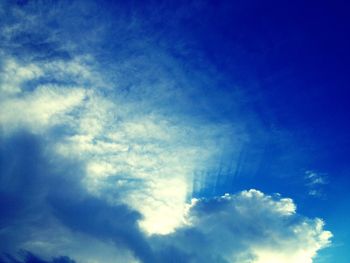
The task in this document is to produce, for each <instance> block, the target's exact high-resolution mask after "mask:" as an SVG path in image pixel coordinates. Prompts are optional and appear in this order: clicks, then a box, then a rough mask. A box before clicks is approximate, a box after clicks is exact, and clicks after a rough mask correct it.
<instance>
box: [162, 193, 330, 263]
mask: <svg viewBox="0 0 350 263" xmlns="http://www.w3.org/2000/svg"><path fill="white" fill-rule="evenodd" d="M186 219H187V222H188V226H187V227H185V228H183V229H178V231H176V232H175V233H174V234H173V235H170V236H169V237H165V238H164V239H162V238H160V239H159V240H157V241H158V242H159V245H161V246H174V247H176V248H178V249H179V250H180V251H181V252H182V253H183V254H184V255H188V261H184V262H237V263H238V262H240V263H242V262H247V263H248V262H249V263H272V262H286V263H296V262H305V263H309V262H313V261H312V260H313V258H314V257H315V255H316V253H317V251H318V250H319V249H321V248H324V247H326V246H328V245H329V242H330V238H331V236H332V234H331V233H330V232H329V231H325V230H323V226H324V223H323V221H322V220H321V219H309V218H306V217H303V216H300V215H298V214H297V213H296V206H295V204H294V203H293V201H292V200H291V199H289V198H282V197H281V196H279V195H275V196H269V195H265V194H264V193H262V192H260V191H257V190H254V189H252V190H249V191H242V192H240V193H238V194H235V195H228V194H227V195H224V196H222V197H217V198H214V199H206V198H202V199H194V200H192V203H191V205H190V206H189V210H188V213H187V216H186ZM164 240H166V241H165V242H164ZM165 244H166V245H165Z"/></svg>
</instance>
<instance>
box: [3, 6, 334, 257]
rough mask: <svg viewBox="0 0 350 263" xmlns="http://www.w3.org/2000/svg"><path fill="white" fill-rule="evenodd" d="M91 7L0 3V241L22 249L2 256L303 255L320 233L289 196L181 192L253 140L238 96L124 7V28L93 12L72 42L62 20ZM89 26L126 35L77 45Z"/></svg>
mask: <svg viewBox="0 0 350 263" xmlns="http://www.w3.org/2000/svg"><path fill="white" fill-rule="evenodd" d="M39 7H40V8H42V9H40V8H39ZM93 7H94V5H93V4H91V5H87V6H84V5H83V4H82V2H79V1H77V2H74V3H72V4H64V3H63V4H55V5H54V8H50V6H46V5H43V4H40V3H31V4H28V5H25V7H24V8H23V7H19V6H12V5H9V4H4V5H3V6H2V8H1V12H4V11H3V10H5V9H7V11H8V12H9V14H10V16H9V18H8V21H5V22H6V23H4V24H3V25H2V26H1V34H0V35H1V37H2V38H3V40H4V41H3V44H2V46H1V56H2V58H3V60H4V62H3V63H2V64H1V87H0V90H1V95H0V103H1V108H0V128H1V140H2V144H1V164H2V166H1V167H2V168H1V178H0V179H1V182H2V184H1V188H0V189H1V196H2V197H3V198H2V201H1V202H2V203H1V204H2V207H4V208H5V209H7V211H8V213H7V214H2V215H1V217H0V219H1V224H0V226H1V234H0V235H1V236H2V237H1V239H2V240H5V241H6V242H5V243H3V244H2V245H0V249H1V251H0V252H3V253H10V254H12V255H16V253H17V252H18V251H20V250H24V251H31V252H33V253H34V254H31V252H28V253H27V254H26V253H24V254H23V253H22V254H20V255H18V256H16V257H17V259H16V260H22V261H23V262H28V257H30V256H32V257H33V258H36V257H37V260H39V259H40V258H41V257H42V258H43V261H44V260H47V262H51V261H52V260H53V262H56V261H55V259H57V260H58V259H60V258H61V259H62V260H66V261H67V262H70V261H69V260H71V259H72V260H76V261H77V262H116V261H117V262H146V263H147V262H150V263H151V262H152V263H154V262H168V261H167V260H168V259H169V258H174V260H175V261H176V262H254V263H265V262H270V263H271V262H274V261H273V260H275V261H276V260H277V261H276V262H280V261H283V262H312V259H313V258H314V257H315V255H316V253H317V251H318V250H319V249H321V248H323V247H326V246H328V245H329V244H330V238H331V233H330V232H328V231H325V230H323V224H324V223H323V221H322V220H321V219H308V218H306V217H303V216H300V215H298V214H297V213H296V207H295V204H294V203H293V201H292V200H291V199H285V198H281V197H280V196H274V197H271V196H269V195H265V194H263V193H262V192H260V191H257V190H249V191H243V192H240V193H238V194H235V195H225V196H221V197H216V198H212V199H211V198H209V197H207V198H205V197H203V198H199V199H196V200H192V202H191V199H192V195H193V193H194V189H196V191H198V192H201V191H202V190H203V192H205V191H204V190H207V189H208V188H214V187H215V181H217V180H218V178H216V177H215V176H217V177H219V176H220V173H217V172H216V171H217V170H218V169H224V168H226V166H234V163H235V162H236V161H237V160H238V159H239V156H240V153H241V150H242V148H243V147H244V145H245V144H246V143H249V142H250V141H252V140H253V138H252V137H253V136H252V134H251V133H250V132H249V130H248V129H247V126H248V125H247V122H248V123H250V124H251V123H252V122H254V121H255V120H256V119H255V117H254V116H253V114H243V113H242V111H240V105H239V101H241V100H244V96H243V95H242V94H241V93H240V92H237V93H234V94H229V98H227V97H226V96H228V94H226V93H225V92H223V93H220V92H216V91H215V89H212V88H210V86H215V84H218V83H219V82H220V78H221V76H220V74H219V73H218V72H216V71H215V70H214V69H212V68H210V67H209V66H208V68H207V69H202V70H203V71H204V73H203V72H201V70H199V69H196V68H193V75H192V74H189V73H188V72H187V70H188V69H192V68H191V65H190V63H188V64H186V63H185V62H183V61H182V60H181V58H177V57H174V56H173V55H172V54H171V53H170V52H169V51H168V50H167V49H166V48H164V47H163V48H159V49H156V48H155V47H154V43H155V42H156V41H155V40H153V39H152V38H151V37H149V36H148V35H147V34H146V33H147V32H148V31H147V27H146V28H143V27H142V23H141V22H140V19H138V18H137V17H134V16H133V17H128V16H126V15H125V16H126V18H125V20H128V21H129V20H132V21H133V23H130V25H129V27H126V28H124V26H123V25H124V24H125V22H123V21H122V20H117V21H113V23H114V24H116V25H118V26H117V27H116V28H117V29H118V30H119V32H118V33H119V36H120V39H121V40H120V39H118V38H117V39H115V40H113V39H112V40H113V41H114V42H113V41H112V40H111V39H108V37H107V36H106V32H108V30H110V29H111V27H110V25H109V24H108V23H106V20H105V19H103V18H102V17H101V16H100V13H99V12H98V13H97V14H96V16H93V17H92V18H91V19H90V20H89V23H90V26H91V30H90V31H89V33H87V35H86V42H85V43H82V45H81V46H78V44H77V43H78V42H77V39H76V37H78V36H82V35H84V34H83V33H79V31H76V30H77V29H76V28H74V27H73V28H70V24H71V22H72V21H74V22H76V25H82V24H83V22H84V21H85V20H84V21H82V20H81V19H82V18H81V16H80V15H79V14H83V13H85V12H91V10H93ZM89 8H90V9H89ZM45 10H46V11H47V12H46V11H45ZM43 11H45V12H43ZM67 12H68V13H69V14H71V16H67V15H66V13H67ZM38 13H41V16H40V15H38ZM109 15H110V14H109ZM65 16H66V17H67V20H65V19H62V20H61V19H59V18H60V17H65ZM97 22H99V23H100V24H99V23H97ZM52 25H55V26H52ZM38 29H40V31H39V30H38ZM81 30H82V31H83V32H85V31H86V27H84V26H83V27H82V28H81ZM84 30H85V31H84ZM113 30H116V29H113ZM113 32H114V31H113ZM139 33H140V36H139V37H140V38H142V41H140V40H139V39H138V38H137V36H138V35H139ZM141 33H142V34H141ZM148 33H149V32H148ZM75 34H76V36H75ZM107 35H108V34H107ZM103 37H106V38H107V40H106V42H109V41H110V40H111V41H112V43H114V45H115V46H117V47H120V41H126V40H129V41H130V42H128V43H129V45H125V47H124V46H123V45H122V47H120V48H115V47H113V48H115V54H116V58H115V61H113V59H111V58H106V57H105V55H106V54H104V53H98V52H96V53H94V52H92V51H91V50H92V47H95V46H96V49H97V50H99V52H100V50H101V49H103V48H102V47H101V46H103V45H102V44H103V40H101V39H99V38H102V39H103ZM101 43H102V44H101ZM123 43H124V42H123ZM125 43H126V42H125ZM104 44H105V43H104ZM109 44H110V43H109ZM89 45H90V46H89ZM111 45H112V44H111ZM112 46H113V45H112ZM39 47H40V48H39ZM146 51H147V52H146ZM207 75H209V76H211V77H212V78H210V77H206V76H207ZM203 90H204V91H205V92H203ZM218 106H220V107H218ZM221 110H225V111H232V112H231V113H230V114H232V115H240V114H241V113H242V114H243V115H244V117H245V118H243V117H242V118H235V121H234V122H233V121H232V118H233V117H232V118H231V117H227V116H226V117H220V116H221V115H220V114H221ZM254 123H255V122H254ZM255 127H256V128H257V129H260V124H259V123H258V122H257V123H256V124H255ZM262 133H263V131H262ZM237 166H238V165H237ZM212 171H214V172H212ZM198 175H199V176H198ZM202 175H205V176H211V177H213V178H210V180H207V179H208V178H205V179H201V178H202V177H201V176H202ZM195 184H196V185H195ZM291 251H292V252H293V254H292V256H290V254H291ZM36 255H37V256H36ZM62 255H67V256H69V258H68V257H63V258H62V257H61V256H62ZM1 260H2V261H4V262H11V257H10V256H4V257H2V258H1ZM14 262H16V261H14ZM57 262H60V261H57ZM62 262H65V261H62Z"/></svg>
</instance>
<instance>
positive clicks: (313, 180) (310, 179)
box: [304, 170, 328, 197]
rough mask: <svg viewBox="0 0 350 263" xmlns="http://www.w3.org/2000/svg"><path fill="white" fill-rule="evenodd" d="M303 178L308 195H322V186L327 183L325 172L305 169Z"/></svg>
mask: <svg viewBox="0 0 350 263" xmlns="http://www.w3.org/2000/svg"><path fill="white" fill-rule="evenodd" d="M304 179H305V181H306V187H307V188H308V192H309V195H310V196H314V197H324V191H323V188H324V186H325V185H326V184H328V180H327V174H326V173H319V172H316V171H312V170H307V171H305V176H304Z"/></svg>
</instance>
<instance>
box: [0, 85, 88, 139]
mask: <svg viewBox="0 0 350 263" xmlns="http://www.w3.org/2000/svg"><path fill="white" fill-rule="evenodd" d="M84 97H85V91H84V89H82V88H75V87H71V88H67V87H65V88H61V87H56V86H52V85H46V86H40V87H37V89H36V90H35V91H33V92H28V93H27V92H26V93H23V94H21V96H16V97H8V98H6V99H2V101H1V108H0V125H1V127H2V129H3V130H4V131H5V132H9V131H11V130H13V129H17V128H23V127H29V128H30V129H31V130H32V131H33V132H39V133H40V132H42V131H43V130H45V129H46V128H47V127H50V126H53V125H54V124H57V123H61V122H62V118H65V116H64V115H65V113H67V112H69V111H70V110H72V109H73V108H74V107H76V106H78V105H79V104H80V103H81V102H82V101H83V99H84Z"/></svg>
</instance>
